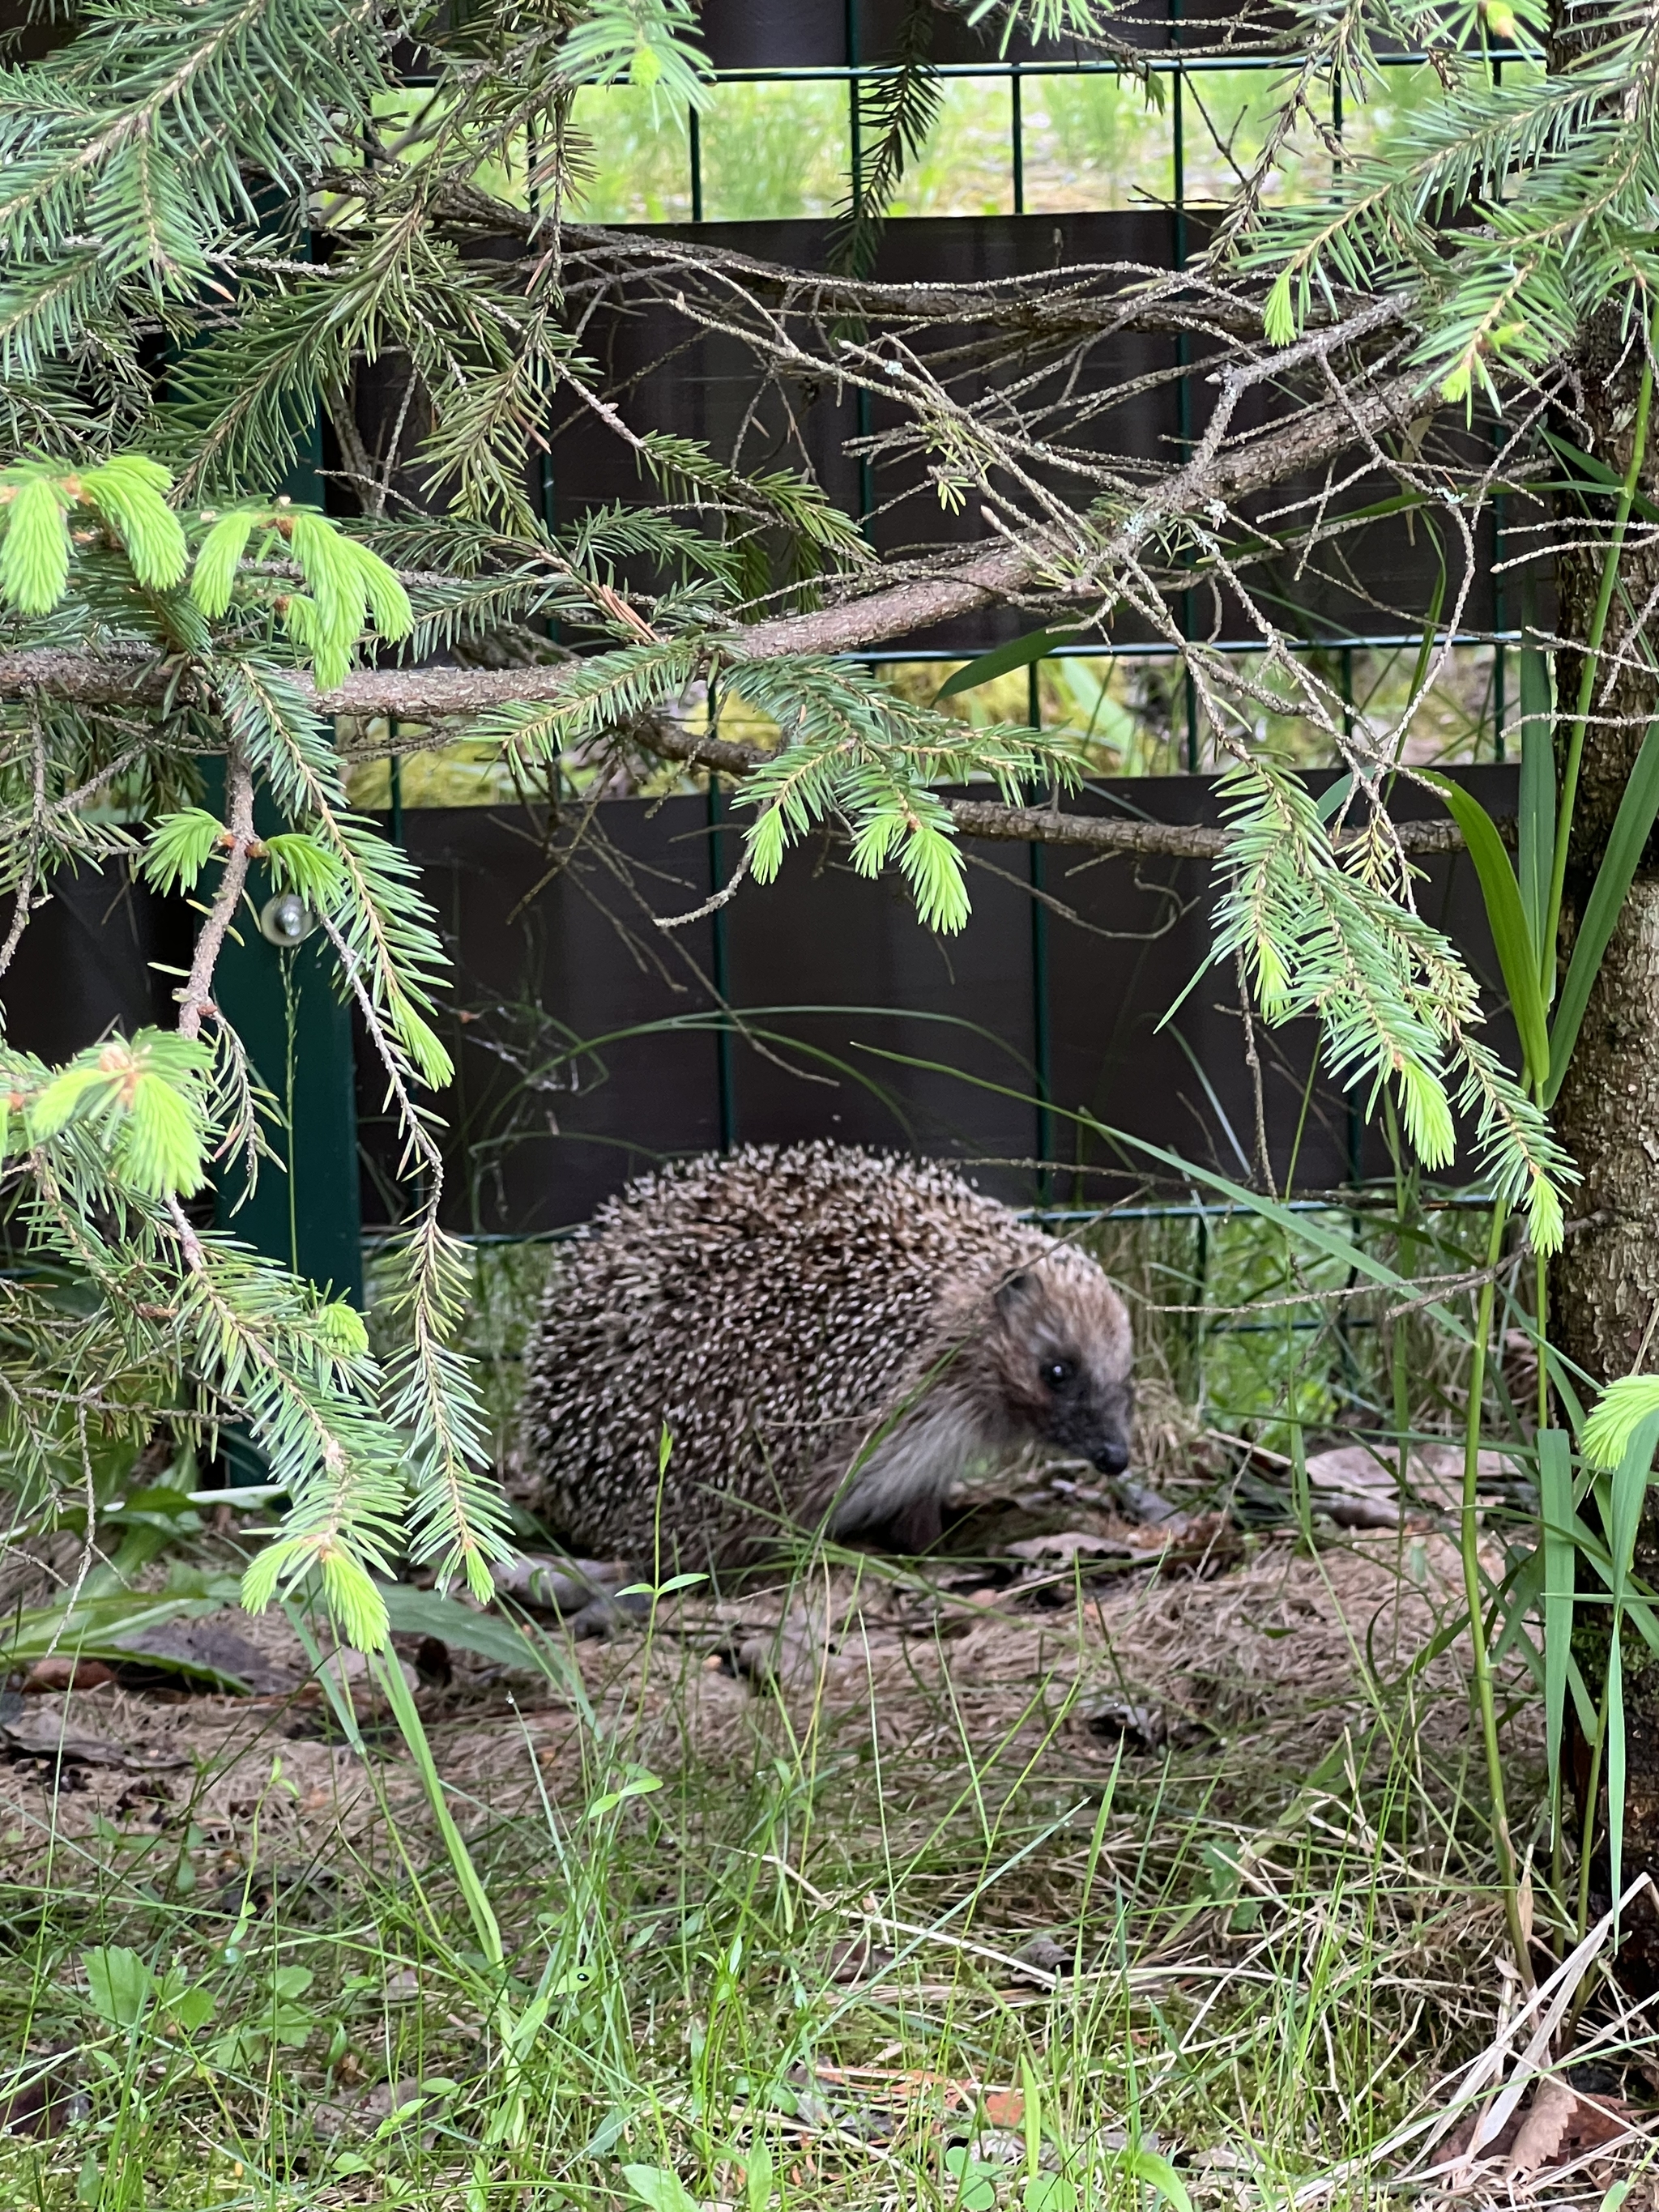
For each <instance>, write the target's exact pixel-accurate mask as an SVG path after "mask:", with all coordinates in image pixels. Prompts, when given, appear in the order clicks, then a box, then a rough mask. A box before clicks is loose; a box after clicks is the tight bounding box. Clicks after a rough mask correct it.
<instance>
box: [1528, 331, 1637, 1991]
mask: <svg viewBox="0 0 1659 2212" xmlns="http://www.w3.org/2000/svg"><path fill="white" fill-rule="evenodd" d="M1598 340H1599V343H1598V342H1597V341H1598ZM1641 345H1642V334H1641V330H1640V326H1639V324H1638V325H1635V327H1634V328H1633V330H1632V332H1631V334H1630V335H1629V337H1628V338H1627V339H1626V338H1625V337H1622V336H1621V335H1620V331H1619V328H1618V318H1617V316H1616V314H1615V315H1614V316H1612V317H1609V318H1608V323H1607V329H1606V330H1605V331H1601V332H1597V333H1593V334H1592V339H1591V343H1590V345H1589V348H1588V349H1587V357H1586V358H1585V359H1583V361H1581V362H1580V364H1579V366H1580V373H1581V392H1582V397H1581V399H1580V407H1581V409H1582V416H1581V418H1580V420H1579V421H1578V422H1577V426H1576V429H1574V428H1570V429H1569V432H1568V435H1571V436H1574V437H1575V442H1583V436H1584V431H1585V428H1586V427H1588V428H1589V432H1590V434H1591V437H1592V439H1593V445H1592V448H1591V449H1592V450H1593V451H1594V453H1595V454H1596V456H1597V458H1598V459H1601V460H1602V461H1603V462H1605V463H1606V465H1607V466H1609V467H1610V468H1613V469H1614V470H1615V471H1620V473H1622V472H1623V471H1624V470H1625V469H1626V467H1627V466H1628V465H1629V461H1630V453H1631V435H1632V416H1633V414H1634V404H1635V397H1636V390H1637V385H1638V379H1639V375H1640V366H1641ZM1654 445H1655V441H1653V440H1652V439H1651V438H1650V442H1649V455H1650V459H1649V460H1648V462H1647V463H1646V465H1645V466H1644V485H1643V489H1644V490H1646V491H1647V492H1648V493H1649V495H1650V496H1651V495H1652V491H1653V488H1654V485H1655V483H1656V480H1659V467H1656V465H1655V463H1654V460H1653V459H1652V455H1653V453H1654ZM1610 506H1611V502H1610V501H1607V502H1605V503H1603V509H1602V512H1603V536H1604V538H1605V530H1606V527H1607V520H1606V518H1607V509H1608V508H1609V507H1610ZM1573 534H1574V535H1575V536H1577V537H1583V536H1586V535H1588V533H1586V532H1583V531H1582V530H1575V532H1574V533H1573ZM1653 538H1654V533H1653V532H1651V531H1650V530H1648V529H1645V528H1643V527H1641V526H1637V525H1633V526H1632V532H1631V535H1630V536H1629V537H1628V538H1627V539H1626V545H1625V549H1624V551H1623V554H1622V556H1621V558H1620V586H1621V589H1620V592H1618V593H1617V594H1616V595H1615V599H1614V611H1613V617H1612V618H1611V619H1610V621H1609V623H1608V625H1607V637H1606V640H1605V641H1604V645H1603V649H1602V654H1601V665H1600V667H1599V669H1598V671H1597V676H1596V681H1595V690H1594V693H1593V695H1592V707H1591V714H1590V720H1589V726H1588V729H1587V732H1586V738H1585V744H1584V754H1583V778H1582V781H1581V784H1580V788H1579V795H1578V803H1577V808H1576V810H1575V813H1574V818H1573V825H1572V836H1571V844H1570V846H1569V848H1568V875H1567V885H1566V898H1565V908H1564V914H1563V923H1564V929H1563V937H1564V940H1565V943H1564V946H1563V951H1564V955H1565V951H1566V950H1568V949H1569V948H1570V945H1571V930H1572V928H1573V927H1574V924H1575V921H1576V919H1577V915H1579V914H1582V912H1583V906H1584V902H1585V900H1586V899H1587V897H1588V896H1589V889H1590V886H1591V884H1592V883H1593V882H1594V880H1595V871H1596V869H1597V867H1598V866H1599V865H1600V862H1601V856H1602V854H1603V852H1604V850H1605V848H1606V845H1607V835H1608V832H1609V830H1610V829H1611V828H1612V826H1613V817H1614V815H1615V813H1616V812H1617V810H1618V805H1619V800H1620V794H1621V793H1622V792H1623V790H1624V787H1625V784H1626V780H1627V778H1628V775H1629V773H1630V769H1631V767H1632V763H1634V761H1635V758H1636V754H1637V751H1638V748H1639V746H1640V744H1641V742H1642V738H1643V735H1644V730H1645V727H1646V724H1647V720H1648V718H1649V716H1650V715H1651V714H1653V713H1654V712H1655V709H1656V705H1659V699H1656V686H1655V678H1654V676H1653V673H1652V671H1650V669H1649V668H1647V667H1646V665H1644V663H1643V661H1642V659H1641V656H1640V655H1639V653H1637V652H1636V651H1635V649H1634V644H1633V641H1632V635H1631V629H1630V622H1631V610H1632V609H1634V610H1636V611H1638V612H1639V611H1640V610H1642V609H1643V608H1644V606H1645V605H1648V604H1649V603H1650V595H1651V594H1652V593H1653V592H1654V591H1655V590H1656V588H1659V544H1655V543H1654V542H1653ZM1600 569H1601V548H1600V547H1598V546H1596V545H1595V544H1584V545H1582V546H1579V547H1576V548H1573V549H1571V550H1564V552H1563V554H1562V556H1561V558H1560V560H1559V564H1558V578H1559V590H1560V609H1561V611H1560V619H1559V628H1560V634H1561V636H1562V637H1563V639H1564V640H1565V641H1578V643H1579V644H1580V645H1582V643H1583V641H1584V640H1585V639H1586V637H1587V635H1588V633H1589V623H1590V617H1591V611H1592V609H1593V607H1594V605H1595V595H1596V588H1597V585H1598V582H1599V580H1600ZM1582 666H1583V659H1582V654H1581V653H1580V652H1578V651H1575V650H1572V649H1571V644H1569V647H1568V649H1564V650H1562V651H1561V652H1560V653H1559V654H1558V664H1557V673H1558V682H1557V697H1558V702H1559V720H1558V744H1565V735H1566V729H1565V723H1566V719H1567V717H1568V716H1570V714H1571V708H1572V705H1573V702H1574V701H1575V699H1576V697H1577V689H1578V684H1579V672H1580V670H1581V668H1582ZM1556 1110H1557V1122H1558V1127H1559V1131H1560V1133H1561V1136H1562V1139H1563V1140H1564V1141H1565V1144H1566V1146H1567V1147H1568V1149H1569V1150H1570V1151H1571V1153H1572V1156H1573V1158H1574V1159H1575V1160H1576V1162H1577V1165H1578V1168H1579V1171H1580V1173H1581V1174H1582V1175H1583V1189H1582V1190H1581V1192H1580V1193H1579V1194H1578V1197H1577V1202H1576V1203H1575V1205H1574V1206H1573V1212H1575V1213H1576V1214H1577V1215H1579V1216H1581V1217H1589V1226H1588V1227H1587V1228H1585V1229H1584V1230H1583V1231H1582V1232H1581V1233H1580V1234H1579V1235H1578V1236H1577V1237H1574V1238H1572V1239H1571V1241H1570V1242H1569V1243H1568V1244H1567V1246H1566V1249H1565V1250H1564V1251H1563V1252H1562V1254H1561V1255H1560V1256H1559V1259H1558V1260H1557V1261H1556V1262H1555V1264H1554V1267H1553V1270H1552V1279H1551V1305H1552V1309H1553V1313H1552V1322H1553V1326H1552V1335H1553V1340H1554V1341H1555V1343H1556V1344H1557V1345H1558V1346H1559V1347H1560V1349H1561V1350H1562V1351H1563V1352H1565V1353H1566V1355H1567V1356H1568V1358H1571V1359H1573V1360H1575V1361H1577V1363H1578V1364H1579V1365H1580V1366H1581V1367H1582V1368H1583V1369H1584V1370H1586V1372H1587V1373H1588V1374H1589V1375H1590V1376H1593V1377H1594V1379H1595V1381H1596V1382H1597V1383H1605V1382H1608V1381H1610V1380H1611V1379H1612V1378H1613V1377H1614V1376H1620V1375H1626V1374H1629V1373H1630V1372H1632V1370H1634V1369H1636V1368H1638V1366H1639V1367H1640V1368H1641V1369H1643V1370H1651V1369H1653V1368H1655V1367H1656V1366H1659V1355H1656V1339H1659V1328H1656V1325H1655V1317H1656V1316H1659V861H1656V854H1655V850H1654V848H1653V845H1652V844H1651V843H1650V847H1649V849H1648V851H1647V852H1646V853H1645V854H1644V856H1643V864H1642V867H1641V869H1640V870H1639V872H1638V875H1637V878H1636V880H1635V882H1634V884H1633V885H1632V890H1631V894H1630V897H1629V899H1628V901H1627V902H1626V907H1625V909H1624V911H1623V913H1622V915H1620V921H1619V924H1618V927H1617V928H1616V930H1615V931H1614V933H1613V940H1612V942H1611V944H1610V945H1608V947H1607V955H1606V957H1605V959H1604V961H1603V963H1602V966H1601V973H1600V975H1599V976H1598V978H1597V980H1596V983H1595V989H1594V991H1593V992H1592V994H1591V996H1590V1000H1589V1009H1588V1011H1587V1012H1586V1015H1585V1018H1584V1023H1583V1029H1582V1030H1581V1031H1580V1033H1579V1038H1578V1045H1577V1051H1576V1052H1575V1054H1574V1055H1573V1059H1572V1061H1571V1066H1570V1068H1569V1072H1568V1074H1567V1078H1566V1080H1565V1083H1564V1085H1563V1086H1562V1090H1561V1094H1560V1097H1559V1102H1558V1105H1557V1109H1556ZM1656 1498H1659V1493H1656V1492H1653V1491H1651V1490H1650V1492H1649V1493H1648V1500H1649V1502H1648V1504H1647V1506H1646V1508H1645V1509H1644V1514H1643V1517H1642V1524H1641V1530H1640V1534H1639V1536H1638V1542H1637V1553H1636V1571H1637V1573H1638V1575H1640V1576H1642V1577H1644V1579H1645V1580H1647V1581H1649V1582H1651V1583H1654V1584H1655V1585H1656V1586H1659V1506H1656ZM1580 1588H1581V1589H1582V1590H1583V1592H1584V1593H1585V1594H1586V1595H1594V1594H1595V1593H1597V1592H1601V1591H1602V1590H1603V1589H1604V1585H1603V1584H1602V1583H1601V1581H1600V1578H1599V1577H1595V1574H1594V1573H1593V1571H1581V1576H1580ZM1608 1637H1609V1616H1608V1613H1607V1607H1606V1606H1605V1605H1601V1604H1596V1605H1591V1606H1586V1607H1582V1608H1581V1609H1580V1613H1579V1616H1578V1628H1577V1634H1576V1636H1575V1648H1576V1650H1577V1656H1578V1659H1579V1662H1580V1664H1581V1666H1582V1667H1583V1669H1584V1673H1585V1678H1586V1680H1588V1681H1589V1683H1590V1684H1591V1686H1592V1687H1593V1688H1594V1687H1595V1686H1598V1685H1599V1684H1600V1683H1601V1680H1602V1679H1603V1677H1604V1674H1605V1670H1606V1665H1607V1647H1608ZM1624 1682H1625V1720H1626V1761H1627V1767H1626V1772H1627V1784H1626V1808H1625V1874H1626V1880H1627V1881H1628V1880H1629V1879H1631V1878H1632V1877H1633V1876H1634V1875H1636V1874H1637V1873H1638V1872H1640V1871H1642V1870H1644V1869H1645V1870H1646V1871H1648V1872H1649V1873H1650V1874H1652V1875H1654V1877H1655V1878H1656V1880H1659V1659H1656V1657H1655V1656H1654V1654H1653V1653H1652V1652H1651V1651H1650V1650H1649V1649H1648V1648H1647V1646H1646V1644H1644V1643H1643V1642H1642V1641H1641V1639H1640V1638H1638V1637H1637V1636H1634V1635H1630V1634H1626V1637H1625V1638H1624ZM1574 1753H1575V1756H1574V1765H1575V1771H1576V1779H1577V1795H1578V1799H1579V1815H1580V1818H1581V1820H1582V1819H1583V1814H1584V1811H1585V1806H1584V1802H1583V1799H1584V1794H1585V1791H1586V1789H1587V1787H1588V1781H1589V1747H1588V1746H1587V1745H1585V1744H1584V1743H1583V1742H1582V1741H1579V1742H1577V1744H1576V1745H1575V1747H1574ZM1604 1824H1605V1795H1603V1798H1602V1803H1601V1807H1600V1808H1598V1822H1597V1825H1598V1829H1599V1830H1601V1831H1602V1832H1604ZM1606 1886H1607V1865H1606V1857H1605V1845H1604V1844H1603V1843H1602V1842H1601V1841H1600V1840H1598V1843H1597V1845H1596V1848H1595V1851H1594V1852H1593V1854H1592V1875H1591V1887H1592V1893H1596V1892H1601V1893H1604V1892H1605V1889H1606ZM1620 1973H1621V1978H1625V1979H1626V1984H1627V1986H1630V1985H1635V1984H1639V1985H1640V1986H1642V1987H1643V1988H1644V1989H1648V1990H1652V1989H1656V1988H1659V1912H1656V1911H1654V1909H1653V1906H1652V1903H1651V1900H1650V1899H1642V1900H1638V1911H1636V1913H1635V1914H1634V1915H1633V1916H1632V1919H1631V1922H1630V1924H1629V1926H1628V1929H1627V1932H1626V1937H1625V1941H1624V1944H1623V1947H1622V1948H1621V1951H1620Z"/></svg>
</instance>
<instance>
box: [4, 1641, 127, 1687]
mask: <svg viewBox="0 0 1659 2212" xmlns="http://www.w3.org/2000/svg"><path fill="white" fill-rule="evenodd" d="M113 1680H115V1676H114V1674H112V1672H111V1670H110V1668H107V1667H106V1666H105V1664H104V1662H103V1661H102V1660H101V1659H70V1658H65V1657H64V1655H63V1653H62V1652H58V1651H55V1652H53V1654H52V1656H51V1658H50V1659H37V1660H36V1661H35V1662H34V1664H33V1667H31V1668H29V1671H28V1673H27V1674H25V1675H24V1677H23V1680H22V1691H23V1695H24V1696H25V1697H26V1698H39V1697H43V1696H46V1694H48V1693H49V1692H62V1693H63V1694H64V1695H65V1696H66V1695H67V1694H68V1693H69V1692H70V1691H71V1690H95V1689H97V1688H98V1687H99V1686H100V1684H101V1683H104V1682H112V1681H113Z"/></svg>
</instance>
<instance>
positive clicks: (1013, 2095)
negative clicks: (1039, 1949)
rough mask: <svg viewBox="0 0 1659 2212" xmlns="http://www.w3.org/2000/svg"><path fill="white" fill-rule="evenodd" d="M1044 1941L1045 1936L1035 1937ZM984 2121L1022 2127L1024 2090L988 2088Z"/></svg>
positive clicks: (992, 2124)
mask: <svg viewBox="0 0 1659 2212" xmlns="http://www.w3.org/2000/svg"><path fill="white" fill-rule="evenodd" d="M1037 1940H1038V1941H1039V1942H1047V1940H1048V1939H1047V1937H1046V1936H1040V1937H1039V1938H1038V1939H1037ZM980 2101H981V2106H982V2108H983V2111H984V2113H985V2118H986V2123H987V2125H988V2126H990V2127H994V2128H1018V2127H1023V2126H1024V2122H1025V2092H1024V2090H1023V2089H987V2090H986V2092H985V2093H984V2095H983V2097H982V2098H981V2100H980Z"/></svg>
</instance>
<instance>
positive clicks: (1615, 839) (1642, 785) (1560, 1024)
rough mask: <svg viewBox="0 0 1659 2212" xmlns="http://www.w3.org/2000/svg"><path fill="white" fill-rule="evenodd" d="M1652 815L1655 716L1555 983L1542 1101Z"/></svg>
mask: <svg viewBox="0 0 1659 2212" xmlns="http://www.w3.org/2000/svg"><path fill="white" fill-rule="evenodd" d="M1656 815H1659V720H1655V721H1651V722H1650V723H1649V724H1648V730H1647V735H1646V736H1645V737H1644V738H1643V740H1642V750H1641V751H1640V752H1639V753H1638V755H1637V756H1636V765H1635V767H1634V768H1633V769H1632V770H1631V772H1630V781H1629V782H1628V783H1627V784H1626V786H1625V793H1624V796H1623V798H1622V799H1620V802H1619V812H1618V814H1617V816H1616V817H1614V820H1613V835H1612V836H1610V837H1609V838H1608V839H1607V851H1606V853H1605V854H1603V855H1602V859H1601V866H1600V867H1599V868H1598V869H1597V870H1596V872H1595V884H1594V886H1593V887H1592V889H1591V891H1590V895H1589V904H1588V905H1587V906H1586V907H1585V908H1584V919H1583V922H1582V923H1581V924H1580V925H1579V929H1578V936H1577V941H1576V942H1575V943H1574V945H1573V948H1572V958H1571V961H1570V962H1569V963H1568V966H1567V980H1566V981H1565V983H1563V985H1562V986H1561V1003H1560V1005H1559V1006H1558V1007H1557V1008H1556V1011H1555V1021H1554V1023H1553V1026H1552V1028H1551V1030H1550V1057H1549V1079H1548V1080H1547V1083H1546V1084H1545V1085H1544V1103H1545V1105H1546V1106H1553V1104H1554V1103H1555V1097H1556V1093H1557V1092H1558V1091H1559V1090H1560V1088H1561V1081H1562V1078H1563V1077H1564V1076H1565V1074H1566V1072H1567V1063H1568V1061H1569V1060H1571V1058H1572V1048H1573V1047H1574V1046H1575V1045H1576V1044H1577V1042H1578V1030H1579V1027H1580V1024H1582V1023H1583V1018H1584V1009H1585V1007H1586V1006H1588V1005H1589V994H1590V987H1591V986H1592V985H1593V984H1594V982H1595V978H1596V976H1597V975H1598V974H1599V972H1600V970H1601V956H1602V954H1603V953H1604V952H1605V951H1607V945H1608V941H1609V939H1611V938H1612V936H1613V927H1614V924H1615V923H1616V922H1617V921H1618V920H1619V915H1620V908H1622V907H1623V905H1624V903H1625V900H1626V896H1627V895H1628V893H1629V891H1630V887H1631V884H1632V881H1633V880H1634V878H1635V875H1636V869H1637V864H1638V862H1639V860H1641V858H1642V848H1643V847H1644V845H1645V844H1646V843H1647V842H1648V833H1649V831H1650V829H1652V828H1653V824H1654V818H1655V817H1656Z"/></svg>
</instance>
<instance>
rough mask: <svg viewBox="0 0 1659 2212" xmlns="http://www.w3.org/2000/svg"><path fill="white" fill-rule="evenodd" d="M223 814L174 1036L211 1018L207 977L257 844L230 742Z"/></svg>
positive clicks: (246, 772)
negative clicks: (210, 897) (219, 870)
mask: <svg viewBox="0 0 1659 2212" xmlns="http://www.w3.org/2000/svg"><path fill="white" fill-rule="evenodd" d="M225 811H226V813H227V815H228V817H229V824H228V832H227V843H226V851H225V870H224V873H223V875H222V877H221V878H220V879H219V889H218V890H217V892H216V894H215V896H214V901H213V904H212V905H211V906H210V908H208V916H207V920H206V921H204V923H203V924H202V933H201V935H200V936H199V937H198V938H197V940H196V953H195V957H194V958H193V959H192V960H191V963H190V974H189V976H188V977H187V978H186V980H185V987H184V989H183V991H182V992H181V993H180V994H179V1035H180V1036H187V1037H193V1036H200V1035H201V1033H202V1023H203V1020H204V1018H205V1016H207V1015H208V1014H210V1013H211V1012H213V971H214V969H216V967H217V966H218V964H219V955H220V953H221V952H222V950H223V949H224V942H225V938H226V936H227V934H228V932H229V929H230V925H231V921H232V920H233V918H234V915H235V912H236V908H237V903H238V902H239V901H240V898H241V896H242V887H243V885H244V884H246V881H247V864H248V857H249V855H250V854H251V853H252V851H253V849H254V847H255V844H256V842H257V841H256V839H255V837H254V835H253V775H252V770H251V769H249V767H248V763H247V757H246V754H245V753H244V752H243V751H242V750H241V748H240V746H239V745H237V744H235V743H234V741H233V742H232V744H231V745H230V747H229V749H228V751H227V753H226V755H225Z"/></svg>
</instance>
